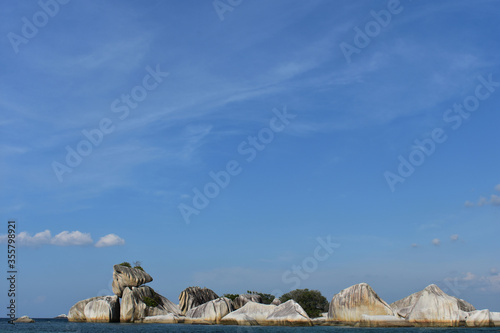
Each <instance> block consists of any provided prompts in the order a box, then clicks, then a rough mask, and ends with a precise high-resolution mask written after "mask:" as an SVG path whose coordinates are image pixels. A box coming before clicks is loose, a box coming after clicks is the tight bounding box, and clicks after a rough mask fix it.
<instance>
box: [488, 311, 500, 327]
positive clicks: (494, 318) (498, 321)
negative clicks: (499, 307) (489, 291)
mask: <svg viewBox="0 0 500 333" xmlns="http://www.w3.org/2000/svg"><path fill="white" fill-rule="evenodd" d="M490 318H491V322H492V323H493V325H494V326H500V312H490Z"/></svg>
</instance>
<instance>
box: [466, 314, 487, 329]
mask: <svg viewBox="0 0 500 333" xmlns="http://www.w3.org/2000/svg"><path fill="white" fill-rule="evenodd" d="M465 325H466V326H468V327H490V326H494V323H493V321H492V320H491V315H490V310H477V311H472V312H469V316H468V318H467V320H466V321H465Z"/></svg>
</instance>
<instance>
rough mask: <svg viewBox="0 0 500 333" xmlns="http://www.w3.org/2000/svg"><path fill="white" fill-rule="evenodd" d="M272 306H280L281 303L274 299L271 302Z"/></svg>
mask: <svg viewBox="0 0 500 333" xmlns="http://www.w3.org/2000/svg"><path fill="white" fill-rule="evenodd" d="M271 304H272V305H280V304H281V301H280V299H279V298H278V297H275V298H274V299H273V301H272V302H271Z"/></svg>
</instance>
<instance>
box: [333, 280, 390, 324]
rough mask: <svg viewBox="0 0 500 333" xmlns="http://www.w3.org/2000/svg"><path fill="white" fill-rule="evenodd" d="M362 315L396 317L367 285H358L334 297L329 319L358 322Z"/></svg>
mask: <svg viewBox="0 0 500 333" xmlns="http://www.w3.org/2000/svg"><path fill="white" fill-rule="evenodd" d="M362 315H369V316H394V312H393V311H392V309H391V307H390V306H389V305H388V304H387V303H386V302H385V301H384V300H383V299H381V298H380V297H379V296H378V295H377V293H376V292H375V291H374V290H373V289H372V287H370V286H369V285H368V284H366V283H360V284H356V285H354V286H351V287H349V288H347V289H344V290H342V291H340V292H339V293H338V294H336V295H335V296H333V298H332V301H331V302H330V307H329V310H328V319H329V320H334V321H342V322H357V321H360V320H361V316H362Z"/></svg>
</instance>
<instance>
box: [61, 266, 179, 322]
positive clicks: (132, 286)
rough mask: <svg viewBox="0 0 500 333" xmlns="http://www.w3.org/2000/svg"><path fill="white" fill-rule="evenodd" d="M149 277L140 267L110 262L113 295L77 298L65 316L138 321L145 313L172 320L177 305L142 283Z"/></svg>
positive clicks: (86, 319) (147, 280)
mask: <svg viewBox="0 0 500 333" xmlns="http://www.w3.org/2000/svg"><path fill="white" fill-rule="evenodd" d="M151 281H153V278H152V277H151V276H150V275H149V274H148V273H146V272H144V271H143V270H142V269H140V268H131V267H126V266H122V265H114V266H113V283H112V289H113V293H114V294H115V295H114V296H100V297H92V298H88V299H85V300H82V301H80V302H77V303H76V304H75V305H73V306H72V307H71V309H70V310H69V314H68V320H69V321H77V322H120V321H121V322H142V321H144V320H145V319H146V318H147V317H149V316H155V317H156V316H169V318H171V321H176V320H177V318H178V316H179V315H180V310H179V307H178V306H177V305H176V304H174V303H172V302H170V301H169V300H168V299H167V298H165V297H163V296H161V295H160V294H158V293H156V292H155V291H154V290H153V289H152V288H151V287H148V286H144V284H145V283H148V282H151ZM120 298H122V303H121V306H120V300H119V299H120ZM163 320H165V318H163Z"/></svg>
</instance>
